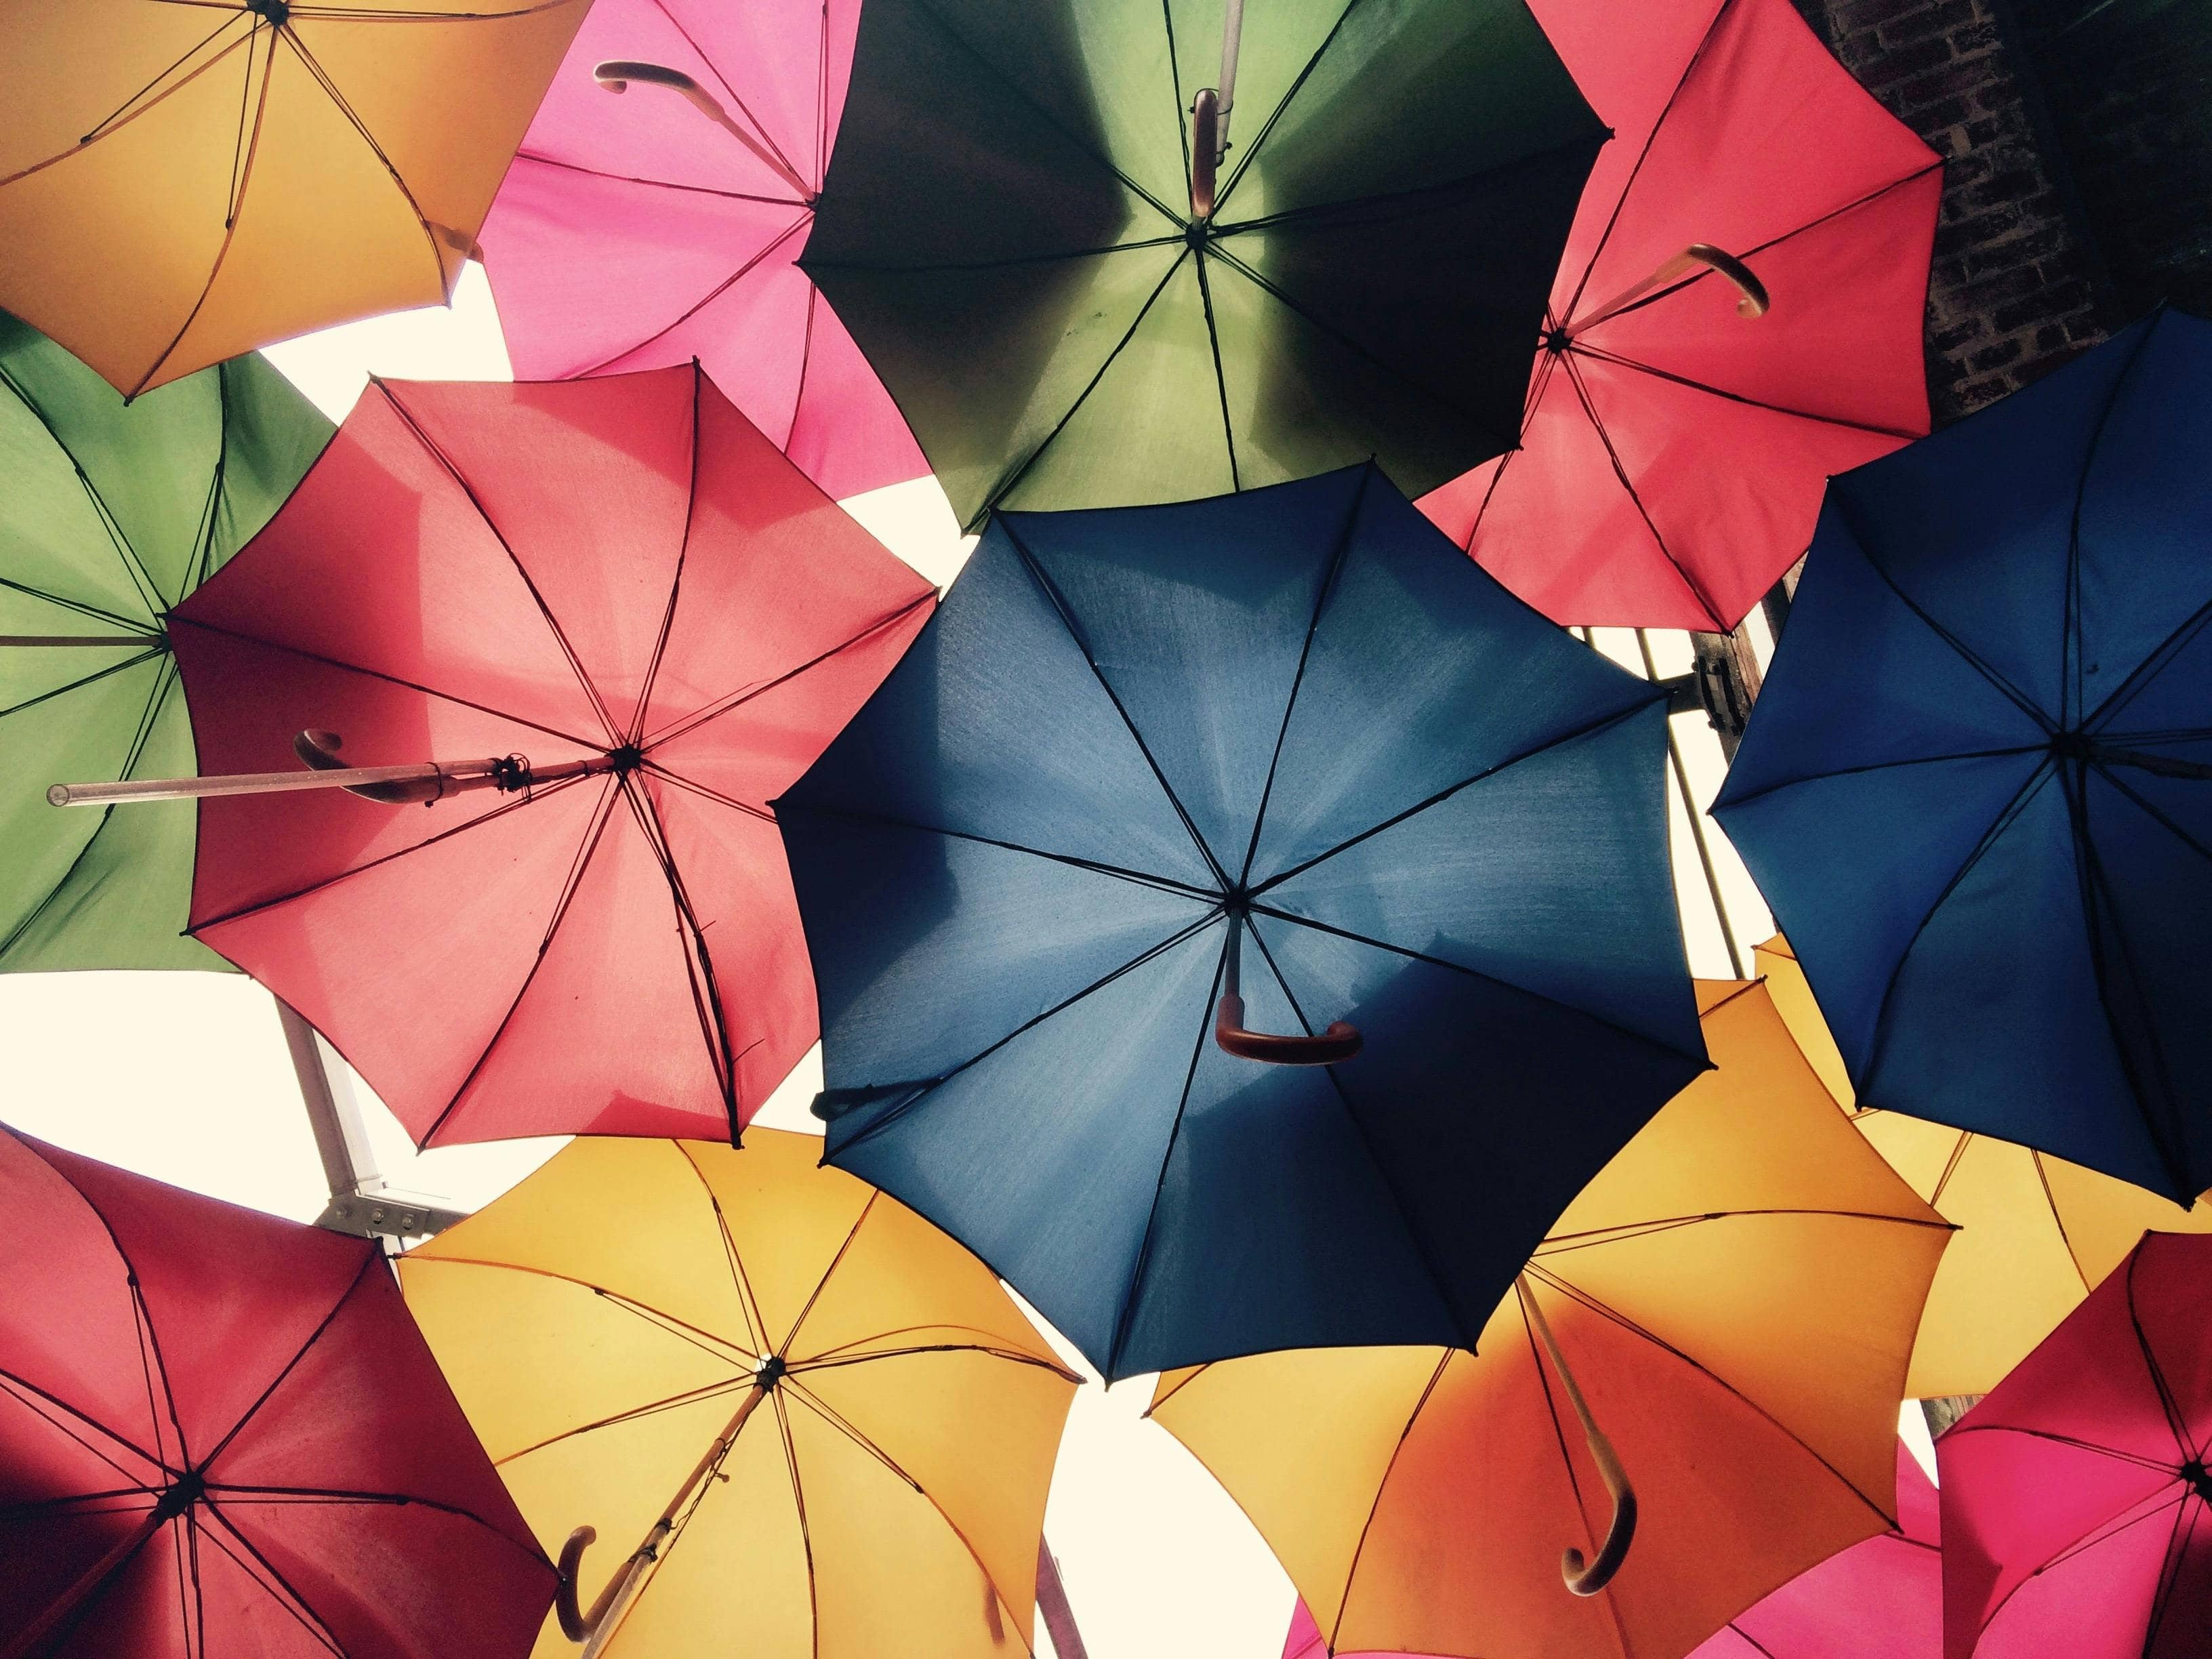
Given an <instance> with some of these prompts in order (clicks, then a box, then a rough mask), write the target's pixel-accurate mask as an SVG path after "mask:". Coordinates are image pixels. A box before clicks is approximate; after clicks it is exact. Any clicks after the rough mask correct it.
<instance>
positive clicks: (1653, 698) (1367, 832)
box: [1252, 682, 1666, 921]
mask: <svg viewBox="0 0 2212 1659" xmlns="http://www.w3.org/2000/svg"><path fill="white" fill-rule="evenodd" d="M1664 696H1666V693H1665V692H1664V691H1662V690H1660V689H1658V688H1657V687H1656V686H1653V685H1651V684H1650V683H1649V682H1646V683H1645V695H1644V696H1641V697H1639V698H1638V699H1637V701H1636V702H1633V703H1632V704H1630V705H1629V706H1628V707H1627V708H1617V709H1613V710H1611V711H1609V712H1607V713H1606V714H1599V715H1596V716H1595V717H1594V718H1592V719H1590V720H1585V721H1584V722H1583V724H1582V725H1580V726H1575V727H1573V728H1572V729H1571V730H1569V731H1565V732H1560V733H1559V735H1558V736H1556V737H1550V738H1545V739H1544V740H1543V741H1542V742H1541V743H1537V744H1530V745H1529V746H1528V748H1526V749H1521V750H1515V751H1514V752H1513V753H1512V754H1510V755H1508V756H1507V757H1505V758H1504V760H1501V761H1499V762H1498V763H1496V764H1494V765H1491V766H1486V767H1484V768H1483V769H1482V770H1480V772H1473V773H1470V774H1468V775H1467V776H1466V777H1463V778H1462V779H1460V780H1459V781H1457V782H1455V783H1448V784H1446V785H1445V786H1444V787H1443V788H1441V789H1439V790H1437V792H1436V793H1434V794H1432V795H1430V796H1428V797H1426V798H1425V799H1421V800H1418V801H1415V802H1414V803H1413V805H1411V806H1408V807H1407V808H1406V809H1405V810H1404V811H1401V812H1394V813H1392V814H1391V815H1390V816H1389V817H1387V818H1384V819H1383V821H1382V822H1381V823H1375V824H1370V825H1369V826H1368V827H1367V828H1366V829H1362V830H1361V831H1360V832H1359V833H1358V835H1356V836H1352V837H1351V838H1350V839H1348V840H1346V841H1341V842H1338V843H1337V844H1336V845H1335V846H1334V847H1331V848H1328V849H1327V850H1326V851H1323V852H1319V853H1316V854H1314V855H1313V856H1312V857H1311V858H1310V859H1307V860H1304V861H1303V862H1301V863H1297V864H1294V865H1292V866H1291V867H1290V868H1289V869H1287V870H1285V871H1283V872H1280V873H1279V874H1277V875H1273V876H1270V877H1268V878H1267V880H1265V881H1263V882H1261V884H1259V885H1258V886H1257V887H1255V888H1254V889H1253V890H1252V892H1253V895H1254V896H1255V897H1256V896H1258V895H1260V894H1261V893H1264V892H1266V891H1267V890H1269V889H1270V888H1274V887H1279V886H1281V885H1282V884H1284V883H1285V882H1286V881H1289V880H1291V879H1292V878H1294V877H1297V876H1302V875H1304V873H1305V872H1307V871H1309V870H1310V869H1312V868H1313V867H1314V866H1316V865H1317V864H1321V863H1323V862H1325V861H1326V860H1329V859H1333V858H1334V857H1335V856H1336V855H1337V854H1339V853H1342V852H1346V851H1347V850H1349V849H1350V848H1354V847H1357V846H1358V844H1359V843H1360V842H1363V841H1365V840H1367V839H1368V838H1369V837H1370V836H1379V835H1381V834H1382V833H1383V831H1384V830H1385V829H1394V828H1395V827H1396V826H1397V825H1399V824H1401V823H1404V822H1405V821H1406V820H1407V818H1410V817H1414V816H1416V815H1417V814H1419V813H1422V812H1425V811H1428V810H1429V808H1431V806H1440V805H1443V803H1444V802H1445V801H1447V800H1449V799H1451V798H1452V797H1453V796H1454V795H1456V794H1457V793H1459V792H1460V791H1461V790H1462V789H1466V788H1469V787H1473V786H1474V785H1475V784H1478V783H1480V782H1481V781H1483V780H1484V779H1485V778H1490V777H1495V776H1497V775H1498V773H1500V772H1503V771H1504V770H1505V769H1507V768H1508V767H1510V766H1517V765H1519V764H1520V763H1522V761H1525V760H1533V759H1534V758H1535V757H1537V756H1539V755H1541V754H1543V753H1545V752H1547V750H1553V749H1559V748H1563V747H1564V746H1565V745H1566V744H1571V743H1573V742H1575V741H1577V739H1578V738H1587V737H1591V736H1594V735H1595V734H1596V733H1598V732H1603V731H1604V730H1605V729H1606V728H1607V727H1608V726H1618V725H1620V724H1621V723H1622V722H1624V721H1626V720H1631V719H1633V718H1634V717H1635V716H1636V715H1638V714H1642V713H1643V712H1644V710H1645V709H1646V708H1650V706H1651V705H1652V704H1653V703H1655V702H1658V701H1660V700H1661V699H1662V697H1664ZM1291 919H1292V920H1293V921H1295V920H1297V918H1295V917H1293V918H1291Z"/></svg>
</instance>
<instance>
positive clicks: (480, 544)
mask: <svg viewBox="0 0 2212 1659" xmlns="http://www.w3.org/2000/svg"><path fill="white" fill-rule="evenodd" d="M932 600H933V590H932V589H931V588H930V587H929V586H928V585H927V583H925V582H924V581H922V580H921V578H920V577H918V576H916V575H915V574H914V573H913V572H912V571H910V570H908V568H906V567H905V566H904V565H902V564H901V563H899V562H897V561H896V559H894V558H892V557H891V556H890V554H889V553H887V552H885V551H884V550H883V548H882V547H881V546H879V545H878V544H877V543H876V542H875V541H874V540H873V539H872V538H871V537H869V536H868V535H867V534H866V532H864V531H862V530H861V529H860V527H859V526H857V525H855V524H854V522H853V521H852V520H850V519H848V517H846V516H845V514H844V513H842V512H841V511H839V510H838V508H837V507H836V506H835V505H833V504H832V503H831V502H830V501H829V499H828V498H827V497H825V496H824V495H823V494H822V493H821V491H819V490H818V489H815V487H814V486H813V485H812V484H811V483H808V482H807V481H806V480H805V478H804V477H801V476H800V475H799V473H798V472H797V471H795V470H794V469H793V467H792V465H791V464H790V463H789V462H787V461H786V460H785V459H783V457H782V456H781V455H780V454H779V453H776V450H775V447H774V446H773V445H772V444H770V443H769V441H767V440H766V439H765V438H763V437H762V436H761V435H760V434H759V433H758V432H757V431H756V430H754V428H752V427H750V425H748V424H747V423H746V422H745V420H744V416H741V415H739V414H738V412H737V410H734V409H732V407H731V406H730V404H729V403H728V401H727V400H726V399H725V398H723V397H722V396H721V395H720V393H719V392H716V391H715V390H714V386H713V384H712V383H711V382H709V381H708V380H707V379H706V378H705V377H704V376H703V375H702V374H700V373H699V371H698V370H697V369H696V368H694V367H689V366H687V367H685V368H671V369H659V370H653V371H650V372H647V373H641V374H626V375H617V376H611V377H608V378H605V379H602V380H578V381H568V382H563V383H561V384H556V385H512V386H510V385H473V386H459V385H455V386H447V385H432V384H412V385H408V384H402V385H388V384H382V383H379V384H376V385H374V386H372V387H371V389H370V391H369V392H368V394H367V395H366V396H364V397H363V398H362V402H361V404H360V405H359V406H358V407H357V408H356V410H354V412H353V414H352V415H351V416H349V417H348V418H347V420H346V422H345V425H344V427H343V429H341V431H340V432H339V434H338V435H337V439H336V440H335V441H333V442H332V443H331V447H330V449H329V450H328V451H327V452H326V453H325V455H324V457H323V459H321V461H319V463H318V464H317V465H316V466H315V468H314V470H313V471H312V472H310V473H309V474H308V475H307V480H306V482H305V483H302V484H301V487H300V489H298V491H297V492H295V494H294V495H293V496H292V498H291V500H290V501H289V502H287V503H286V504H285V506H284V508H283V511H281V512H280V513H278V514H277V515H276V518H275V519H274V520H271V521H270V526H269V527H268V529H267V530H265V531H264V532H263V533H262V534H261V536H260V537H259V538H257V539H256V540H255V542H254V543H253V544H252V546H251V547H249V548H248V549H247V550H246V551H245V552H244V553H243V554H241V555H240V556H239V557H238V558H237V559H235V560H234V561H233V562H232V563H231V564H230V565H229V566H228V568H226V569H225V570H224V571H223V572H222V575H221V576H220V577H219V578H217V579H216V580H215V581H212V582H210V583H209V584H208V585H207V586H204V587H203V588H202V589H201V590H200V591H199V592H197V593H196V594H194V595H193V596H192V597H191V599H189V600H188V601H187V602H186V603H185V605H182V606H181V607H179V610H178V611H176V613H175V615H174V617H173V622H172V629H173V635H174V638H175V641H176V650H177V654H178V658H179V661H180V662H181V663H182V665H183V667H184V674H185V687H186V690H188V691H189V692H190V694H191V702H192V727H193V732H194V733H195V735H196V736H197V738H198V741H199V753H200V761H201V764H202V767H203V769H204V770H206V771H209V772H259V771H268V770H274V769H284V768H287V767H290V768H293V769H296V767H297V761H296V760H295V738H297V737H299V736H300V734H301V733H302V732H308V731H317V732H321V734H322V736H323V737H324V738H329V737H330V735H331V733H336V734H337V737H338V738H342V739H343V745H344V755H343V758H344V759H345V760H346V761H347V762H349V763H351V762H354V761H359V762H362V763H381V762H392V763H399V762H404V761H421V762H428V761H434V760H435V761H451V760H453V759H455V758H456V757H471V758H475V759H477V765H478V768H479V769H489V773H490V774H491V775H494V776H500V777H503V779H504V782H503V783H502V785H501V787H500V788H499V789H498V790H497V791H495V792H494V791H486V792H484V793H475V794H469V795H464V796H460V797H458V798H455V799H441V800H438V801H436V802H435V804H433V805H430V806H428V808H427V809H425V808H420V807H414V806H404V805H390V804H386V803H385V802H381V801H364V800H361V799H356V798H355V797H354V796H353V795H350V794H348V793H342V792H340V791H338V790H335V789H326V790H322V791H319V792H316V793H305V794H283V795H252V796H239V797H234V798H227V799H217V800H211V801H208V802H205V803H204V804H203V805H202V808H201V823H200V831H201V833H200V843H199V856H198V862H197V866H196V870H195V873H194V879H193V888H192V928H193V932H194V933H195V934H196V936H197V937H198V938H199V939H202V940H203V941H204V942H205V943H207V944H209V945H213V946H214V947H215V948H216V950H218V951H222V953H223V954H224V955H225V956H226V957H229V958H230V959H231V960H232V961H233V962H235V963H238V964H239V965H240V967H242V968H244V969H246V970H247V971H248V972H249V973H251V974H252V975H254V976H255V977H256V978H258V979H259V980H261V981H264V983H266V984H267V985H268V986H269V987H270V989H271V990H273V991H275V992H276V994H278V995H279V996H281V997H283V999H284V1000H286V1001H287V1002H289V1003H290V1004H291V1005H292V1006H294V1007H295V1008H297V1009H298V1010H299V1011H300V1012H301V1013H302V1014H304V1015H306V1016H307V1018H308V1019H309V1020H310V1021H311V1022H312V1023H313V1024H314V1025H315V1026H316V1027H317V1028H318V1029H319V1030H321V1031H322V1032H323V1033H324V1034H325V1036H328V1037H329V1038H330V1039H331V1042H333V1043H335V1044H336V1045H337V1047H338V1048H340V1049H341V1050H342V1051H343V1053H344V1054H345V1055H346V1057H347V1058H348V1059H349V1060H351V1061H352V1062H353V1063H354V1064H355V1065H356V1066H358V1067H359V1068H360V1070H361V1072H362V1075H363V1076H364V1077H366V1078H367V1079H368V1081H369V1083H370V1084H371V1085H373V1086H374V1088H375V1090H376V1091H377V1092H378V1094H379V1095H380V1096H381V1097H383V1099H384V1100H385V1102H386V1103H387V1104H388V1105H390V1106H391V1108H392V1110H393V1111H394V1112H395V1113H396V1114H397V1115H398V1117H399V1120H400V1121H401V1122H403V1123H404V1124H405V1125H406V1126H407V1127H408V1129H409V1131H410V1133H412V1134H413V1135H414V1136H415V1138H416V1140H417V1141H418V1142H421V1143H422V1144H425V1145H428V1144H430V1143H433V1142H445V1141H455V1140H483V1139H496V1138H499V1137H502V1136H509V1135H526V1134H548V1133H579V1132H584V1131H590V1132H592V1133H601V1134H653V1133H667V1132H669V1131H671V1130H684V1131H688V1132H689V1133H693V1134H723V1135H731V1136H734V1135H735V1134H736V1133H737V1131H738V1127H739V1125H740V1124H741V1123H742V1122H744V1121H745V1120H746V1119H749V1118H750V1116H751V1115H752V1114H753V1113H754V1112H756V1111H757V1110H758V1109H759V1108H760V1106H761V1103H763V1101H764V1100H765V1099H766V1098H767V1097H768V1094H769V1091H771V1090H772V1089H774V1087H775V1085H776V1084H777V1083H778V1082H780V1081H781V1079H782V1078H783V1076H784V1074H785V1073H787V1071H789V1070H790V1068H791V1066H792V1065H793V1063H794V1062H795V1061H796V1060H798V1059H799V1056H800V1055H801V1054H804V1053H805V1051H806V1048H807V1047H808V1046H809V1045H810V1044H811V1042H813V1041H814V1036H815V1016H814V999H813V987H812V986H811V983H810V981H809V977H808V973H807V965H806V949H805V939H804V937H803V936H802V934H801V933H800V929H799V916H798V913H797V910H796V908H795V907H794V905H793V899H792V895H791V884H790V876H789V873H788V872H787V869H786V867H785V864H784V859H783V849H782V845H781V842H780V841H779V840H778V838H777V835H776V830H775V823H774V819H773V816H772V814H770V812H769V810H768V808H767V806H766V805H764V802H765V801H766V799H767V798H768V797H769V795H771V794H773V793H775V792H776V791H778V790H780V789H781V788H782V787H784V786H785V785H787V784H788V783H789V782H790V781H792V780H793V779H794V778H796V777H797V776H798V775H799V773H800V772H801V771H803V770H804V769H805V767H806V765H807V763H809V762H810V761H811V760H812V759H813V758H814V757H815V755H816V754H817V752H818V751H819V750H820V749H821V746H822V744H823V743H824V742H825V741H826V740H827V739H828V738H829V734H830V733H831V732H835V731H836V729H837V728H838V726H841V725H842V724H843V722H844V720H846V718H847V716H848V715H849V714H851V713H852V711H853V710H854V708H857V707H858V706H859V705H860V701H861V700H862V699H863V698H864V697H866V695H867V694H868V693H869V692H870V691H871V690H873V689H874V688H875V684H876V682H877V681H878V679H880V678H882V676H883V674H884V671H885V670H886V669H887V668H888V667H889V666H890V664H891V663H892V662H893V661H895V660H896V659H897V656H898V653H899V652H900V650H901V649H902V647H904V646H905V644H906V642H907V641H908V639H909V638H911V637H912V635H913V634H914V633H915V630H916V629H919V628H920V627H921V623H922V622H923V621H924V619H925V618H926V617H927V615H928V612H929V610H930V607H931V604H932ZM329 747H330V745H329V744H325V745H324V748H325V751H327V750H328V748H329ZM486 756H491V757H508V758H506V759H501V760H498V761H496V762H492V763H486V762H483V760H482V758H481V757H486ZM322 758H324V759H328V758H330V757H329V755H328V754H327V752H325V754H324V755H323V756H322ZM579 772H581V773H582V774H583V775H578V773H579ZM416 798H417V799H419V797H416ZM133 810H143V809H133Z"/></svg>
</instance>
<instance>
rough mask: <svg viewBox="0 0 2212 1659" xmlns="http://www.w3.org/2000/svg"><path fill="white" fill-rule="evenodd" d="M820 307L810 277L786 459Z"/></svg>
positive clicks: (800, 406) (802, 402)
mask: <svg viewBox="0 0 2212 1659" xmlns="http://www.w3.org/2000/svg"><path fill="white" fill-rule="evenodd" d="M825 9H826V8H825ZM821 307H822V290H821V289H818V288H817V287H815V286H814V283H813V281H812V279H811V278H810V279H809V280H808V282H807V284H806V324H805V328H804V329H803V330H802V331H801V332H800V334H799V378H798V379H797V380H794V381H793V383H792V387H791V420H790V422H789V423H788V424H787V426H786V427H785V428H784V430H783V453H784V459H786V460H789V459H791V446H792V442H793V440H794V439H796V438H797V437H798V436H799V411H800V410H803V409H805V407H806V377H807V376H808V375H809V374H811V373H812V372H813V369H814V318H815V313H817V311H818V310H820V309H821Z"/></svg>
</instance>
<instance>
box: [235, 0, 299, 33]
mask: <svg viewBox="0 0 2212 1659" xmlns="http://www.w3.org/2000/svg"><path fill="white" fill-rule="evenodd" d="M246 10H248V11H250V12H252V13H253V14H254V15H256V16H258V17H265V18H267V19H268V20H269V21H270V22H271V23H273V24H275V25H276V27H279V28H282V27H283V26H284V25H285V24H286V23H287V22H288V21H290V19H291V16H292V8H291V7H290V6H289V5H287V4H285V3H284V0H246Z"/></svg>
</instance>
